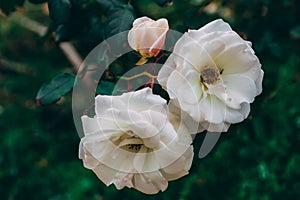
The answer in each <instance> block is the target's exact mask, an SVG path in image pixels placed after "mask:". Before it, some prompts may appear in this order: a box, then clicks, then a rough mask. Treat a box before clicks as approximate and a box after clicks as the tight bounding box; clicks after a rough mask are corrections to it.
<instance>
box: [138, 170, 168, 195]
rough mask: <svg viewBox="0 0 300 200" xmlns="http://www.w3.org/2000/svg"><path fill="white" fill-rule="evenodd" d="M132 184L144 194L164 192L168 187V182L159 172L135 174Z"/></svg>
mask: <svg viewBox="0 0 300 200" xmlns="http://www.w3.org/2000/svg"><path fill="white" fill-rule="evenodd" d="M134 183H135V187H136V189H138V190H139V191H141V192H143V193H146V194H156V193H158V192H159V191H165V190H166V189H167V187H168V181H167V180H166V179H165V178H164V177H163V176H162V174H161V173H160V172H159V171H156V172H152V173H144V174H135V176H134Z"/></svg>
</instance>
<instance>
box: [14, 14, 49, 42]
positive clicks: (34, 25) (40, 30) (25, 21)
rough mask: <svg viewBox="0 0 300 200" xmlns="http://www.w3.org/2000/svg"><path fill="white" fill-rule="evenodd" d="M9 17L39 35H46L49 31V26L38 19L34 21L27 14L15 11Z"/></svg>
mask: <svg viewBox="0 0 300 200" xmlns="http://www.w3.org/2000/svg"><path fill="white" fill-rule="evenodd" d="M9 19H10V20H11V21H12V22H14V23H17V24H19V25H20V26H23V27H24V28H26V29H28V30H30V31H32V32H35V33H37V34H38V35H39V36H41V37H42V36H44V35H45V34H46V33H47V30H48V27H47V26H44V25H42V24H40V23H38V22H37V21H34V20H32V19H30V18H29V17H27V16H24V15H22V14H20V13H17V12H14V13H13V14H12V15H11V16H10V17H9Z"/></svg>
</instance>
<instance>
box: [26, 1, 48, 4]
mask: <svg viewBox="0 0 300 200" xmlns="http://www.w3.org/2000/svg"><path fill="white" fill-rule="evenodd" d="M28 1H29V2H30V3H34V4H40V3H45V2H47V1H48V0H28Z"/></svg>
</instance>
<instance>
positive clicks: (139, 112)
mask: <svg viewBox="0 0 300 200" xmlns="http://www.w3.org/2000/svg"><path fill="white" fill-rule="evenodd" d="M95 111H96V115H95V117H94V118H89V117H88V116H83V117H82V123H83V130H84V134H85V136H84V137H83V138H82V139H81V142H80V149H79V157H80V158H81V159H82V160H83V163H84V166H85V167H86V168H88V169H91V170H93V171H94V173H95V174H96V175H97V176H98V177H99V179H100V180H101V181H103V182H104V183H105V184H106V185H110V184H114V185H115V186H116V187H117V188H118V189H122V188H124V187H129V188H131V187H132V188H136V189H137V190H139V191H141V192H144V193H146V194H154V193H157V192H159V191H160V190H161V191H164V190H165V189H166V188H167V186H168V181H170V180H175V179H178V178H180V177H182V176H184V175H186V174H188V171H189V169H190V167H191V164H192V159H193V147H192V146H191V143H192V139H191V136H190V134H189V132H188V130H187V129H186V127H184V126H183V125H182V124H181V123H180V122H179V121H178V119H177V118H176V116H172V115H171V116H169V113H168V107H167V103H166V100H164V99H162V98H161V97H160V96H158V95H153V94H152V91H151V89H150V88H145V89H142V90H139V91H136V92H128V93H124V94H123V95H121V96H102V95H98V96H97V97H96V102H95ZM170 120H171V122H170ZM172 124H173V125H172Z"/></svg>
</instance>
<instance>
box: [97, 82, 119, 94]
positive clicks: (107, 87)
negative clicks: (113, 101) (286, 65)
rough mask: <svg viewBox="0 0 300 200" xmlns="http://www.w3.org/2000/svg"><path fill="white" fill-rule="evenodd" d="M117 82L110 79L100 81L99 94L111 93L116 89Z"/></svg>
mask: <svg viewBox="0 0 300 200" xmlns="http://www.w3.org/2000/svg"><path fill="white" fill-rule="evenodd" d="M114 87H115V84H114V83H113V82H109V81H100V84H99V85H98V87H97V89H96V93H97V94H102V95H111V94H112V92H113V90H114Z"/></svg>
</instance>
